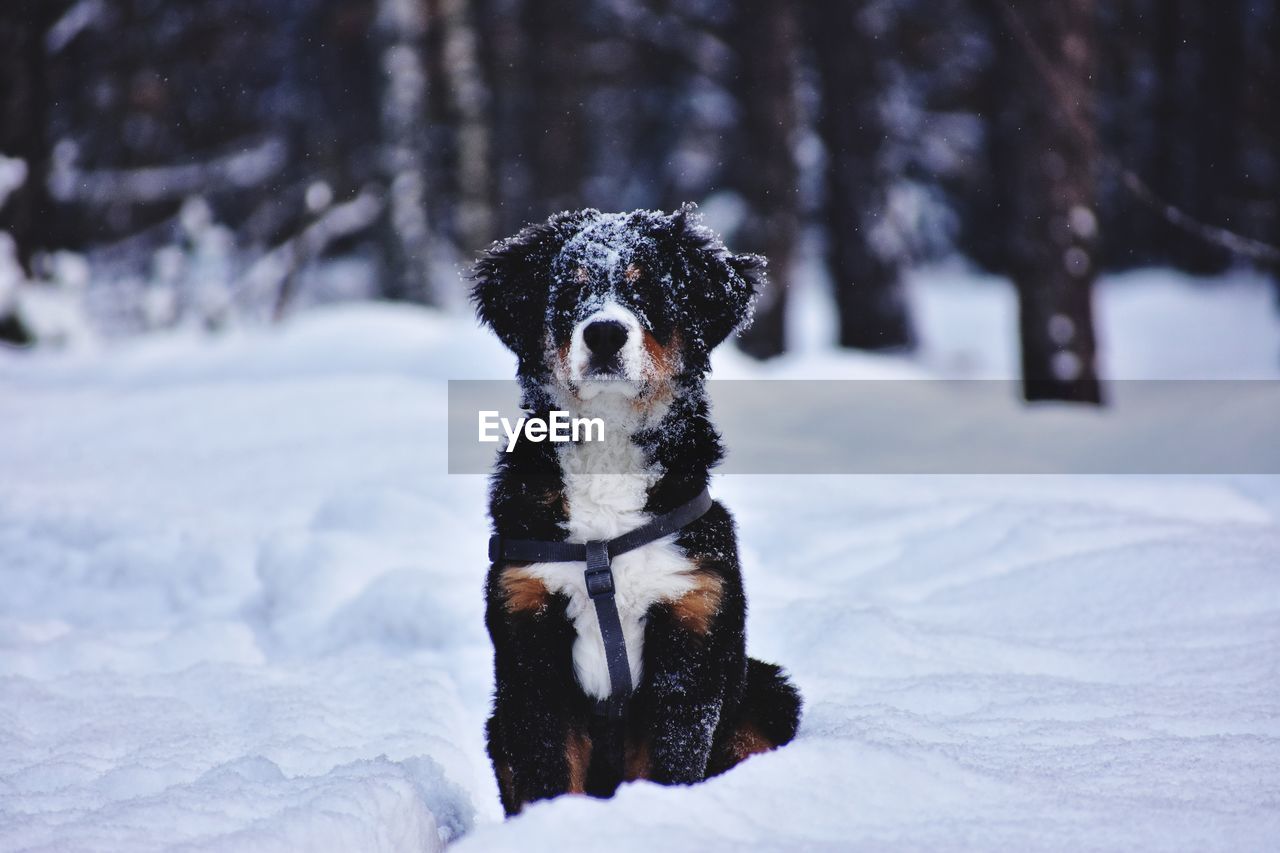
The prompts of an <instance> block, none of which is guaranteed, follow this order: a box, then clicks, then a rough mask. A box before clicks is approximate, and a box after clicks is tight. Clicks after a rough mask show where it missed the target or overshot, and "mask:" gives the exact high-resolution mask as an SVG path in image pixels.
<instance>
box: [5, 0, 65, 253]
mask: <svg viewBox="0 0 1280 853" xmlns="http://www.w3.org/2000/svg"><path fill="white" fill-rule="evenodd" d="M56 5H57V4H54V3H52V2H49V0H6V2H5V3H2V4H0V156H3V157H4V158H6V161H5V162H6V164H7V165H5V166H4V167H2V168H3V171H4V172H5V173H6V176H7V177H8V178H9V179H10V180H5V181H3V182H2V183H0V185H2V186H4V187H5V188H6V189H8V190H9V192H8V193H7V196H5V195H2V194H0V231H5V232H8V233H9V236H10V237H12V238H13V241H14V244H15V249H16V253H17V258H18V262H19V263H20V264H21V265H22V267H23V269H24V270H25V271H26V273H27V275H28V276H29V277H30V276H31V275H32V273H33V270H32V269H31V261H32V257H33V255H34V254H35V252H36V251H38V250H39V249H44V248H48V242H49V241H48V236H49V227H48V226H49V225H51V224H52V223H53V222H55V221H56V217H55V216H54V214H53V211H52V201H51V199H50V198H49V192H48V189H47V181H46V176H47V175H48V151H49V144H48V140H47V138H46V132H47V128H48V122H47V115H46V112H45V109H46V104H47V103H48V85H47V75H46V64H45V58H46V57H45V47H44V38H45V32H46V31H47V30H48V28H49V26H50V25H51V24H52V23H53V20H54V18H55V17H56V12H55V11H54V9H53V8H51V7H56ZM19 179H20V180H19ZM13 184H16V186H13Z"/></svg>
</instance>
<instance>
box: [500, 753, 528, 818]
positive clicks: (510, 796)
mask: <svg viewBox="0 0 1280 853" xmlns="http://www.w3.org/2000/svg"><path fill="white" fill-rule="evenodd" d="M495 769H497V771H498V787H499V788H501V789H502V795H503V797H505V798H506V799H507V801H508V802H510V803H515V804H516V811H520V810H521V809H523V808H524V803H522V802H520V798H519V797H517V796H516V776H515V773H514V772H513V771H512V770H511V765H510V764H497V765H495Z"/></svg>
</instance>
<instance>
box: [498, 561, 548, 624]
mask: <svg viewBox="0 0 1280 853" xmlns="http://www.w3.org/2000/svg"><path fill="white" fill-rule="evenodd" d="M498 585H499V586H501V587H502V601H503V604H504V606H505V607H506V608H507V612H508V613H537V612H540V611H541V610H542V609H543V608H544V607H546V606H547V599H548V598H550V593H549V592H547V585H546V584H545V583H543V582H542V579H541V578H538V577H535V576H534V575H531V574H529V573H528V572H526V571H525V570H524V568H523V567H521V566H509V567H507V568H506V569H504V570H503V572H502V577H501V578H500V579H499V580H498Z"/></svg>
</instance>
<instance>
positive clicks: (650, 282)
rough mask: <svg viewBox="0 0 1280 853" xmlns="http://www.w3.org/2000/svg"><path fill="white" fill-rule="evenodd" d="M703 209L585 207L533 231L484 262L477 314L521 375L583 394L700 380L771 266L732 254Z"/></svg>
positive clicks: (646, 390) (495, 249)
mask: <svg viewBox="0 0 1280 853" xmlns="http://www.w3.org/2000/svg"><path fill="white" fill-rule="evenodd" d="M693 211H694V209H693V206H692V205H686V206H684V207H682V208H681V209H680V210H678V211H676V212H675V213H672V214H666V213H662V212H659V211H647V210H637V211H633V212H631V213H601V212H599V211H598V210H582V211H577V212H564V213H558V214H556V215H555V216H552V217H551V218H550V219H548V220H547V221H546V222H544V223H542V224H539V225H531V226H529V227H527V228H525V229H524V230H523V231H521V232H520V233H519V234H517V235H516V236H514V237H512V238H510V239H507V240H502V241H499V242H498V243H495V244H494V245H493V246H492V247H490V248H489V250H488V251H487V252H486V253H485V254H484V255H483V256H482V257H481V259H480V260H479V261H478V262H477V264H476V267H475V271H474V280H475V287H474V289H473V290H472V299H473V301H474V302H475V304H476V311H477V314H478V315H479V317H480V320H481V321H482V322H484V323H486V324H488V325H489V326H490V327H492V328H493V330H494V332H496V333H497V335H498V337H499V338H500V339H501V340H502V342H503V343H504V344H506V345H507V346H508V347H509V348H510V349H511V350H512V351H513V352H514V353H515V354H516V356H517V357H518V358H519V362H520V367H519V371H520V374H521V376H522V377H524V378H527V379H534V380H537V381H539V382H551V383H553V384H555V385H557V386H559V387H561V388H564V389H566V390H568V391H570V392H571V393H572V394H573V395H574V396H575V397H577V398H579V399H584V400H585V399H590V398H592V397H595V396H597V395H599V394H602V393H610V394H612V393H617V394H621V395H624V396H627V397H638V396H642V395H647V394H651V393H654V392H657V391H659V390H660V389H661V388H663V387H664V386H668V385H669V384H670V383H671V382H672V381H674V380H675V379H677V378H680V377H700V376H702V375H703V374H705V372H706V370H707V368H708V366H709V356H710V353H711V350H712V349H713V348H714V347H715V346H716V345H717V344H719V343H720V342H721V341H723V340H724V339H725V338H726V337H728V336H729V335H730V334H731V333H732V332H733V331H734V330H735V329H737V328H739V327H741V326H742V325H744V324H745V323H747V322H748V320H749V317H750V309H751V303H752V299H753V297H754V296H755V293H756V291H757V288H758V287H759V285H760V284H761V283H762V282H763V278H764V259H763V258H761V257H759V256H758V255H735V254H731V253H730V252H729V251H728V250H727V249H725V247H724V244H723V243H721V242H720V239H719V237H717V236H716V235H715V234H714V233H712V232H711V231H710V230H709V229H707V228H705V227H703V226H702V225H701V224H700V222H699V219H698V216H697V214H696V213H694V212H693Z"/></svg>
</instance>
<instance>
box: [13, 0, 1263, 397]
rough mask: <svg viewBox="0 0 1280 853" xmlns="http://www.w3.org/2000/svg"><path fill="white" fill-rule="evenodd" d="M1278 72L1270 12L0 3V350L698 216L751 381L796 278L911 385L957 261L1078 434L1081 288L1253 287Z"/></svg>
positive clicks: (643, 2)
mask: <svg viewBox="0 0 1280 853" xmlns="http://www.w3.org/2000/svg"><path fill="white" fill-rule="evenodd" d="M1277 45H1280V0H1223V2H1219V3H1215V4H1207V3H1203V2H1194V0H1114V2H1109V3H1097V2H1094V0H1063V2H1057V3H1036V4H1031V3H1017V2H1015V0H930V1H929V2H925V0H878V1H877V2H839V0H810V2H803V3H802V2H787V1H784V0H735V2H730V0H683V2H669V0H579V2H572V3H571V2H568V0H537V2H535V0H269V2H268V0H183V2H178V3H175V2H169V0H5V2H4V3H3V4H0V339H3V340H5V341H8V342H11V343H31V342H36V343H41V342H45V343H57V342H59V341H62V342H66V341H68V340H70V339H73V338H74V337H75V336H76V335H79V334H93V335H97V336H108V337H110V336H118V335H129V334H135V333H139V332H144V331H148V330H153V329H161V328H169V327H175V326H198V327H202V328H209V329H219V328H224V327H226V326H228V325H233V324H240V323H269V322H272V321H274V320H279V319H280V318H282V317H285V316H287V315H288V314H289V313H290V312H292V311H294V310H297V309H299V308H300V307H303V306H306V305H310V304H315V303H317V302H326V301H334V300H347V299H369V298H377V299H389V300H405V301H410V302H415V303H422V304H427V305H437V306H441V307H443V308H445V309H455V308H460V306H461V304H462V303H463V302H464V300H465V282H464V280H463V279H462V277H461V276H460V271H463V270H465V268H466V266H467V265H468V264H469V263H470V260H471V258H472V257H473V256H474V254H475V252H476V251H477V250H479V249H481V248H483V247H484V246H485V245H487V244H488V243H489V242H490V241H492V240H494V239H497V238H500V237H503V236H506V235H509V234H511V233H513V232H514V231H516V230H517V229H518V228H520V227H521V226H522V225H524V224H526V223H528V222H531V221H536V220H540V219H543V218H544V217H546V216H547V215H548V214H550V213H552V212H554V211H557V210H561V209H565V208H575V207H583V206H592V207H599V208H602V209H606V210H622V209H629V208H634V207H658V208H664V209H670V208H673V207H675V206H677V205H679V204H680V203H681V202H684V201H694V202H697V203H698V204H699V205H700V206H701V208H702V210H703V212H704V214H705V215H706V217H707V220H708V223H709V224H710V225H712V226H713V227H715V228H717V229H718V230H720V231H721V232H722V233H723V235H724V236H725V238H726V240H727V241H728V242H729V243H730V245H731V246H733V248H734V249H735V250H747V251H757V252H761V253H764V254H766V255H767V256H768V257H769V258H770V260H771V277H772V287H771V290H770V291H769V292H768V293H766V294H764V296H763V298H762V299H761V302H760V305H759V307H758V311H757V320H756V323H755V326H754V327H753V328H752V329H751V330H750V332H748V333H747V334H746V335H745V336H744V337H743V338H742V339H741V340H740V341H739V345H740V347H741V348H742V349H743V350H744V351H745V352H746V353H748V354H750V355H752V356H755V357H757V358H761V359H767V358H770V357H773V356H777V355H779V354H782V353H784V352H786V351H787V350H788V348H790V347H793V346H794V345H795V341H794V340H793V339H789V335H788V331H789V329H790V330H791V332H792V333H791V335H790V338H794V326H793V325H792V324H789V323H788V321H787V307H788V294H789V292H792V291H793V290H794V287H795V285H796V280H797V278H802V277H805V276H809V277H811V278H814V279H820V280H821V281H822V282H824V283H825V284H824V285H823V286H824V287H826V288H827V292H828V293H829V294H830V297H831V298H830V299H829V303H828V304H829V305H830V308H829V312H830V313H831V314H833V315H834V317H833V319H832V323H831V327H832V329H833V335H834V337H835V338H836V343H837V344H838V345H839V346H841V347H848V348H855V349H863V350H876V351H894V352H904V351H910V350H911V349H912V348H913V347H914V346H916V345H917V343H918V335H917V323H916V321H915V320H916V318H914V317H913V312H912V310H911V306H910V300H909V299H908V298H906V295H905V292H904V287H903V279H904V275H906V274H907V273H908V271H909V270H911V269H912V268H916V267H919V266H920V265H921V264H925V263H930V262H935V261H937V260H939V259H942V258H953V259H954V258H960V259H963V262H964V263H966V264H967V265H969V266H970V267H971V268H973V269H976V270H980V271H985V272H989V273H993V274H996V275H1000V276H1004V277H1007V278H1008V279H1009V280H1010V281H1012V282H1013V284H1014V286H1015V291H1016V294H1017V301H1018V308H1017V318H1018V338H1019V343H1018V352H1019V359H1020V368H1021V372H1022V375H1023V377H1024V383H1025V384H1024V389H1025V394H1026V396H1027V397H1028V398H1030V399H1036V398H1054V399H1066V400H1078V401H1087V402H1093V401H1098V400H1100V399H1101V398H1102V396H1103V395H1102V392H1101V389H1100V387H1099V382H1098V378H1097V373H1098V370H1097V366H1096V365H1097V357H1096V349H1097V341H1096V336H1095V332H1094V318H1093V314H1092V300H1091V288H1092V286H1093V282H1094V280H1095V278H1096V276H1097V275H1098V274H1099V273H1101V272H1108V271H1121V270H1126V269H1131V268H1134V267H1146V266H1158V267H1163V268H1174V269H1176V270H1180V271H1183V272H1185V273H1190V274H1194V275H1197V276H1213V275H1217V274H1219V273H1222V272H1224V271H1226V270H1229V269H1236V270H1238V269H1246V268H1248V269H1252V270H1254V271H1255V272H1256V273H1257V274H1261V275H1267V276H1270V277H1271V279H1272V281H1274V280H1275V279H1276V275H1277V270H1278V269H1280V250H1277V249H1276V248H1275V247H1276V246H1277V245H1278V244H1280V103H1277V99H1278V96H1277V93H1278V92H1280V50H1278V49H1277ZM1205 286H1206V287H1208V286H1212V285H1210V284H1206V285H1205ZM1276 358H1277V361H1278V362H1280V353H1278V354H1277V356H1276Z"/></svg>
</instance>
